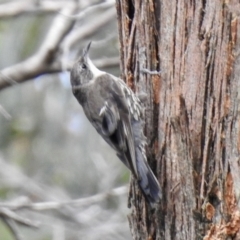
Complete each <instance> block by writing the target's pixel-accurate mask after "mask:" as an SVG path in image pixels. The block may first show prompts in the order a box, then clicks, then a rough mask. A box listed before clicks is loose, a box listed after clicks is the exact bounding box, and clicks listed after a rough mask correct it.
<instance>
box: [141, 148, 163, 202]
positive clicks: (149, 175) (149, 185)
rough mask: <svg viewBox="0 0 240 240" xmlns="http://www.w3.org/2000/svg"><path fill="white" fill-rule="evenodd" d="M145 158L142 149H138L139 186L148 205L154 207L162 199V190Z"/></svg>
mask: <svg viewBox="0 0 240 240" xmlns="http://www.w3.org/2000/svg"><path fill="white" fill-rule="evenodd" d="M144 158H145V157H144V154H143V153H142V152H141V150H140V148H138V149H137V151H136V159H137V169H138V175H139V180H138V184H139V187H140V189H141V190H142V193H143V195H144V196H145V198H146V200H147V201H148V203H149V204H150V205H151V207H154V204H155V203H158V202H159V200H160V199H161V198H162V190H161V187H160V185H159V183H158V180H157V178H156V177H155V175H154V173H153V172H152V170H151V169H150V167H149V165H148V163H147V162H146V160H145V159H144Z"/></svg>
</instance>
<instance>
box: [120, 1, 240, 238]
mask: <svg viewBox="0 0 240 240" xmlns="http://www.w3.org/2000/svg"><path fill="white" fill-rule="evenodd" d="M239 7H240V5H239V3H237V2H234V1H231V2H224V3H223V2H221V1H167V0H166V1H165V0H162V1H160V0H155V1H151V0H150V1H138V0H136V1H127V0H118V1H117V15H118V25H119V37H120V53H121V69H122V72H123V78H124V79H125V80H126V81H127V82H128V84H129V85H131V86H132V87H133V88H134V89H135V91H136V92H141V91H144V92H146V93H147V100H146V134H147V139H148V144H149V145H148V146H149V148H148V154H149V157H148V159H149V161H150V162H151V164H152V167H153V169H155V172H156V174H157V176H158V179H159V181H160V183H161V186H162V188H163V199H162V202H161V203H160V206H159V208H158V209H156V210H155V211H153V212H151V211H150V210H149V208H148V207H147V206H146V204H145V202H144V201H143V198H142V196H141V195H140V193H139V191H138V189H137V188H136V187H135V184H134V183H132V188H131V190H132V191H131V195H130V198H131V200H132V207H133V210H132V214H131V215H130V217H129V222H130V228H131V232H132V235H133V238H134V239H205V240H207V239H240V212H239V189H240V162H239V151H240V148H239V132H240V129H239V120H240V115H239V108H240V106H239V87H240V79H239V71H240V64H239V60H240V59H239V46H240V35H239V27H240V25H239ZM159 71H161V74H159V73H158V72H159Z"/></svg>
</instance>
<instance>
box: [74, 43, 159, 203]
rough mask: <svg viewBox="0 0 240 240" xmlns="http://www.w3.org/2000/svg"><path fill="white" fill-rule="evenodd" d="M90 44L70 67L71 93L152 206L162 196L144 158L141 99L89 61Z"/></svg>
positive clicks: (144, 146) (122, 83) (115, 78)
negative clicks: (128, 170)
mask: <svg viewBox="0 0 240 240" xmlns="http://www.w3.org/2000/svg"><path fill="white" fill-rule="evenodd" d="M90 46H91V42H90V43H89V44H88V45H87V46H86V47H85V48H84V49H83V51H82V55H81V56H80V58H79V59H78V60H77V61H76V62H75V63H74V64H73V67H72V69H71V73H70V81H71V86H72V93H73V95H74V96H75V98H76V99H77V101H78V102H79V104H80V105H81V106H82V108H83V111H84V113H85V115H86V117H87V118H88V120H89V121H90V123H91V124H92V125H93V127H94V128H95V129H96V131H97V132H98V133H99V134H100V135H101V137H102V138H103V139H104V140H105V141H106V142H107V143H108V144H109V145H110V146H111V147H112V148H113V149H114V150H115V152H116V155H117V157H118V158H119V159H120V160H121V161H122V162H123V164H124V165H125V166H126V167H127V168H128V169H130V171H131V173H132V175H133V177H134V179H135V180H136V181H137V183H138V186H139V188H140V190H141V192H142V193H143V195H144V197H145V199H146V201H147V203H148V204H150V206H151V207H154V206H156V204H157V203H159V201H160V199H161V198H162V190H161V187H160V184H159V182H158V180H157V178H156V177H155V175H154V173H153V171H152V170H151V168H150V166H149V164H148V162H147V157H146V144H147V143H146V137H145V135H144V132H143V128H144V119H143V108H142V105H141V101H140V99H139V98H138V96H137V95H136V94H135V93H134V92H133V91H132V89H131V88H130V87H128V85H127V84H126V83H125V82H124V81H123V80H122V79H120V78H118V77H115V76H114V75H112V74H109V73H107V72H104V71H101V70H99V69H98V68H97V67H96V66H95V65H94V64H93V62H92V61H91V59H90V57H89V54H88V53H89V49H90Z"/></svg>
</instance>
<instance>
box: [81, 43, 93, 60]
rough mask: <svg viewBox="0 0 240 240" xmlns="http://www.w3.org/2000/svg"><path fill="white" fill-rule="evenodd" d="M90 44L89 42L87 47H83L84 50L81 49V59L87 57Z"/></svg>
mask: <svg viewBox="0 0 240 240" xmlns="http://www.w3.org/2000/svg"><path fill="white" fill-rule="evenodd" d="M91 43H92V42H89V44H88V45H87V47H85V48H84V49H83V54H82V56H83V57H86V56H87V55H88V51H89V49H90V46H91Z"/></svg>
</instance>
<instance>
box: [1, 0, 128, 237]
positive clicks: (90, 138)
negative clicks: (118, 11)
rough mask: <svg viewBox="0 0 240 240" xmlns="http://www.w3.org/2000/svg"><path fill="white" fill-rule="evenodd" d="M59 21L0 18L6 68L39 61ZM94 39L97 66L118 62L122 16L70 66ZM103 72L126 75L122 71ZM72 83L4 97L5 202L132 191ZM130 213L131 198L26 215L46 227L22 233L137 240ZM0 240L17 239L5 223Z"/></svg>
mask: <svg viewBox="0 0 240 240" xmlns="http://www.w3.org/2000/svg"><path fill="white" fill-rule="evenodd" d="M21 1H24V0H21ZM3 2H4V3H5V2H6V1H0V4H1V3H3ZM82 2H84V1H82ZM96 2H99V1H92V4H96ZM83 5H84V4H83ZM0 7H1V5H0ZM113 8H114V6H113ZM80 11H81V10H80ZM57 14H59V13H47V14H45V13H41V14H38V13H33V14H22V15H20V16H17V17H12V18H11V17H9V18H3V19H1V21H0V69H4V68H5V67H8V66H11V65H14V64H16V63H18V62H21V61H22V60H24V59H26V58H28V57H30V56H31V55H33V54H34V53H35V52H36V51H37V49H39V47H40V46H41V43H42V41H43V39H44V37H45V35H46V34H47V32H48V30H49V27H50V25H51V22H52V20H53V19H54V17H55V16H56V15H57ZM97 16H98V12H97V11H96V12H94V13H93V14H91V16H90V15H88V16H85V17H84V18H83V19H82V20H81V21H80V22H77V24H75V26H74V28H78V29H79V28H80V29H81V28H82V27H83V26H84V25H85V23H87V21H88V19H89V18H96V21H97ZM90 40H92V41H93V44H92V48H91V51H90V56H91V58H92V59H93V60H96V59H107V58H108V57H117V56H118V55H119V53H118V36H117V22H116V17H115V18H113V19H112V21H109V22H108V23H107V24H105V25H104V26H102V27H101V28H99V29H98V31H96V32H94V34H93V35H91V36H89V37H88V38H84V39H82V40H81V41H80V42H79V43H78V44H76V46H75V48H74V49H71V51H70V52H69V55H68V57H69V59H68V60H69V61H73V60H74V59H76V57H77V54H78V53H79V52H80V51H81V49H82V48H83V47H84V46H85V45H86V44H87V43H88V42H89V41H90ZM102 70H105V71H108V72H111V73H112V74H114V75H117V76H119V75H120V70H119V67H118V66H116V67H109V68H105V69H102ZM69 81H70V78H69V72H68V71H62V72H59V73H56V74H43V75H40V76H38V77H37V78H35V79H32V80H31V81H27V82H25V83H22V84H13V85H12V86H11V87H8V88H6V89H4V90H2V91H1V92H0V108H1V111H0V136H1V137H0V162H1V164H0V165H1V166H0V168H1V169H0V201H1V202H14V201H18V200H19V199H21V198H23V197H28V198H29V199H31V201H33V202H44V201H65V200H70V199H77V198H82V197H88V196H91V195H95V194H98V193H101V192H106V191H108V190H111V189H113V188H116V187H119V186H122V185H127V184H128V181H129V172H128V171H127V169H126V168H125V167H124V166H123V165H122V164H121V162H120V161H119V160H118V159H117V157H116V156H115V153H114V152H113V151H112V150H111V149H110V147H109V146H108V145H107V144H106V143H105V142H104V141H103V140H102V139H101V137H100V136H99V135H98V134H97V133H96V131H95V130H94V129H93V128H92V126H91V125H90V124H89V123H88V120H87V119H86V117H85V115H84V114H83V111H82V109H81V107H80V105H79V104H78V103H77V101H76V100H75V98H74V97H73V95H72V92H71V89H70V83H69ZM127 213H128V209H127V193H124V194H121V195H120V196H115V197H111V198H107V199H106V200H103V201H100V202H98V203H95V204H91V205H90V206H87V207H85V208H80V209H78V208H72V207H69V208H64V209H61V210H60V211H59V210H56V211H55V210H51V211H44V212H36V211H32V210H27V209H20V210H18V214H19V215H21V216H25V217H27V218H28V219H30V220H33V221H37V222H39V223H40V227H39V228H29V227H23V226H21V225H18V226H17V227H18V230H19V232H20V234H21V236H22V239H26V240H28V239H29V240H30V239H31V240H32V239H34V240H35V239H39V240H48V239H54V240H68V239H69V240H70V239H71V240H73V239H89V240H91V239H130V233H129V229H128V223H127ZM0 239H1V240H12V239H15V238H14V236H13V234H12V233H11V231H10V230H9V228H8V227H7V225H6V224H5V222H4V221H0Z"/></svg>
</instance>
